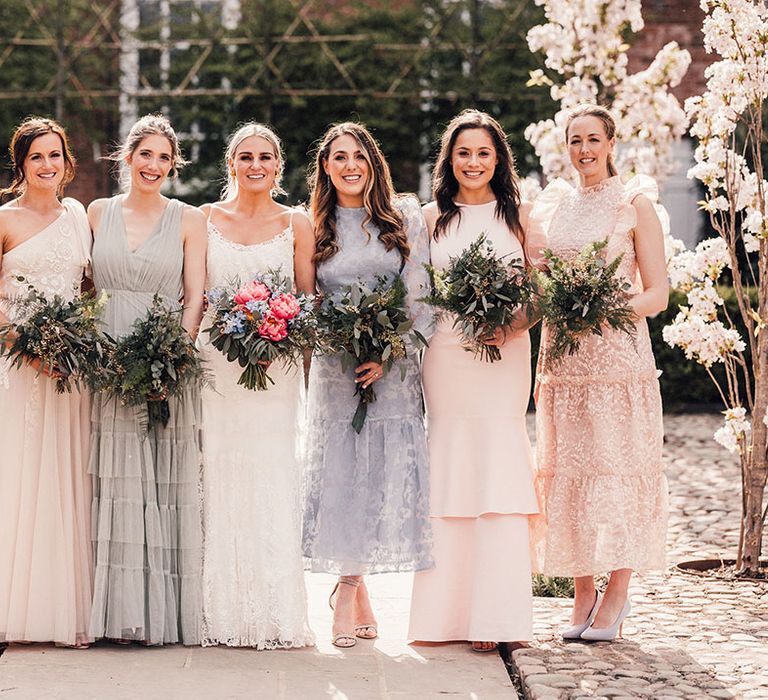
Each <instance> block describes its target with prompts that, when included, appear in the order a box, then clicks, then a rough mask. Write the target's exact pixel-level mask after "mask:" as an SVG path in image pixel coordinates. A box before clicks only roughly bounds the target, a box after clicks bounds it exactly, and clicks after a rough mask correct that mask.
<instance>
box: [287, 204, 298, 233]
mask: <svg viewBox="0 0 768 700" xmlns="http://www.w3.org/2000/svg"><path fill="white" fill-rule="evenodd" d="M295 213H296V207H291V214H290V216H289V217H288V228H289V229H291V231H293V215H294V214H295Z"/></svg>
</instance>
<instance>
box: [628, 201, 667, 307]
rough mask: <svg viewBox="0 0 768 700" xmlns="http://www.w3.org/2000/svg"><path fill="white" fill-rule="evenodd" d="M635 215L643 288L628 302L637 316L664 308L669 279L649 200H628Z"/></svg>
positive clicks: (660, 235) (658, 227) (659, 230)
mask: <svg viewBox="0 0 768 700" xmlns="http://www.w3.org/2000/svg"><path fill="white" fill-rule="evenodd" d="M632 206H633V207H634V209H635V213H636V215H637V223H636V224H635V229H634V231H635V235H634V243H635V256H636V258H637V267H638V270H639V271H640V279H641V280H642V283H643V291H642V292H640V293H639V294H637V295H635V296H634V297H632V299H631V300H630V302H629V305H630V306H631V307H632V310H633V311H634V312H635V314H636V315H637V317H638V318H644V317H645V316H652V315H654V314H657V313H659V312H660V311H664V309H666V308H667V304H668V303H669V280H668V278H667V264H666V259H665V257H664V232H663V231H662V228H661V222H660V221H659V217H658V215H657V214H656V210H655V209H654V206H653V203H652V202H651V200H650V199H648V198H647V197H646V196H645V195H642V194H639V195H637V197H635V198H634V199H633V200H632Z"/></svg>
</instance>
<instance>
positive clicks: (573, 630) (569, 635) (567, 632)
mask: <svg viewBox="0 0 768 700" xmlns="http://www.w3.org/2000/svg"><path fill="white" fill-rule="evenodd" d="M602 601H603V594H602V593H601V592H600V591H598V590H595V604H594V605H593V606H592V610H590V611H589V615H587V619H586V620H585V621H584V622H581V623H579V624H578V625H571V626H570V627H566V628H565V629H564V630H563V631H562V637H563V639H581V633H582V632H583V631H584V630H586V629H587V628H588V627H589V626H590V625H591V624H592V620H594V619H595V615H597V609H598V608H599V607H600V603H601V602H602Z"/></svg>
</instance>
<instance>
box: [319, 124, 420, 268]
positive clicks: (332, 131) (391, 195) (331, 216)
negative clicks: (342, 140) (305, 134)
mask: <svg viewBox="0 0 768 700" xmlns="http://www.w3.org/2000/svg"><path fill="white" fill-rule="evenodd" d="M347 134H348V135H350V136H352V137H353V138H354V139H355V141H357V143H358V145H359V146H360V150H361V151H362V153H363V155H364V156H365V159H366V161H368V171H369V176H368V182H367V183H366V185H365V190H364V191H363V206H364V207H365V210H366V212H367V216H366V218H365V220H364V221H363V229H364V230H365V226H366V224H368V223H371V224H373V225H374V226H375V227H376V228H377V229H378V230H379V236H378V238H379V240H380V241H381V242H382V243H383V244H384V247H385V248H386V249H387V250H394V249H395V248H396V249H397V250H398V251H399V253H400V255H401V257H402V258H403V260H405V259H406V258H407V257H408V255H409V254H410V252H411V249H410V246H409V245H408V238H407V236H406V233H405V230H404V228H403V217H402V216H401V215H400V212H399V211H398V210H397V209H396V208H395V205H394V201H395V188H394V186H393V185H392V175H391V173H390V171H389V166H388V165H387V161H386V160H385V159H384V154H383V153H382V152H381V148H379V144H378V143H376V140H375V139H374V138H373V136H371V133H370V132H369V131H368V129H366V128H365V126H363V125H362V124H358V123H355V122H343V123H341V124H335V125H333V126H332V127H330V128H329V129H328V130H327V131H326V132H325V134H324V135H323V137H322V139H321V140H320V145H319V146H318V148H317V154H316V156H315V159H314V163H313V166H312V169H311V171H310V173H309V177H308V181H309V190H310V200H309V203H310V209H311V211H312V221H313V225H314V228H315V255H314V261H315V263H321V262H325V261H326V260H328V259H329V258H332V257H333V256H334V255H336V253H338V252H339V244H338V241H337V240H336V203H337V197H336V188H335V187H334V186H333V183H332V182H331V177H330V175H328V174H327V173H326V172H325V168H324V167H323V166H324V165H325V163H327V162H328V157H329V156H330V152H331V144H332V143H333V142H334V140H336V139H337V138H339V137H340V136H344V135H347ZM366 233H367V230H366Z"/></svg>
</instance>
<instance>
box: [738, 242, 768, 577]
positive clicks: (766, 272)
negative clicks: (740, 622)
mask: <svg viewBox="0 0 768 700" xmlns="http://www.w3.org/2000/svg"><path fill="white" fill-rule="evenodd" d="M762 243H764V241H763V242H761V248H760V261H759V269H760V280H761V285H760V298H759V302H758V313H759V314H760V317H761V318H766V315H767V314H768V291H767V290H766V286H765V284H764V281H765V280H768V255H766V252H768V251H766V246H765V245H762ZM756 345H757V357H753V358H752V368H753V376H754V387H755V393H754V399H755V403H754V407H753V409H752V435H751V440H750V441H749V447H748V450H749V452H748V453H747V454H746V455H744V457H743V459H744V467H745V473H744V485H743V487H744V489H745V493H744V500H743V503H744V507H743V513H742V531H743V533H744V537H743V540H742V548H741V552H739V560H740V562H741V566H740V567H739V573H740V574H742V575H744V576H754V575H755V574H756V573H757V572H758V570H759V568H760V554H761V550H762V545H763V525H764V522H763V495H764V493H765V483H766V478H767V477H768V452H766V447H768V425H766V423H765V420H764V418H765V417H766V415H768V414H767V413H766V411H768V337H767V334H765V333H761V334H760V335H758V336H757V338H756Z"/></svg>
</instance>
